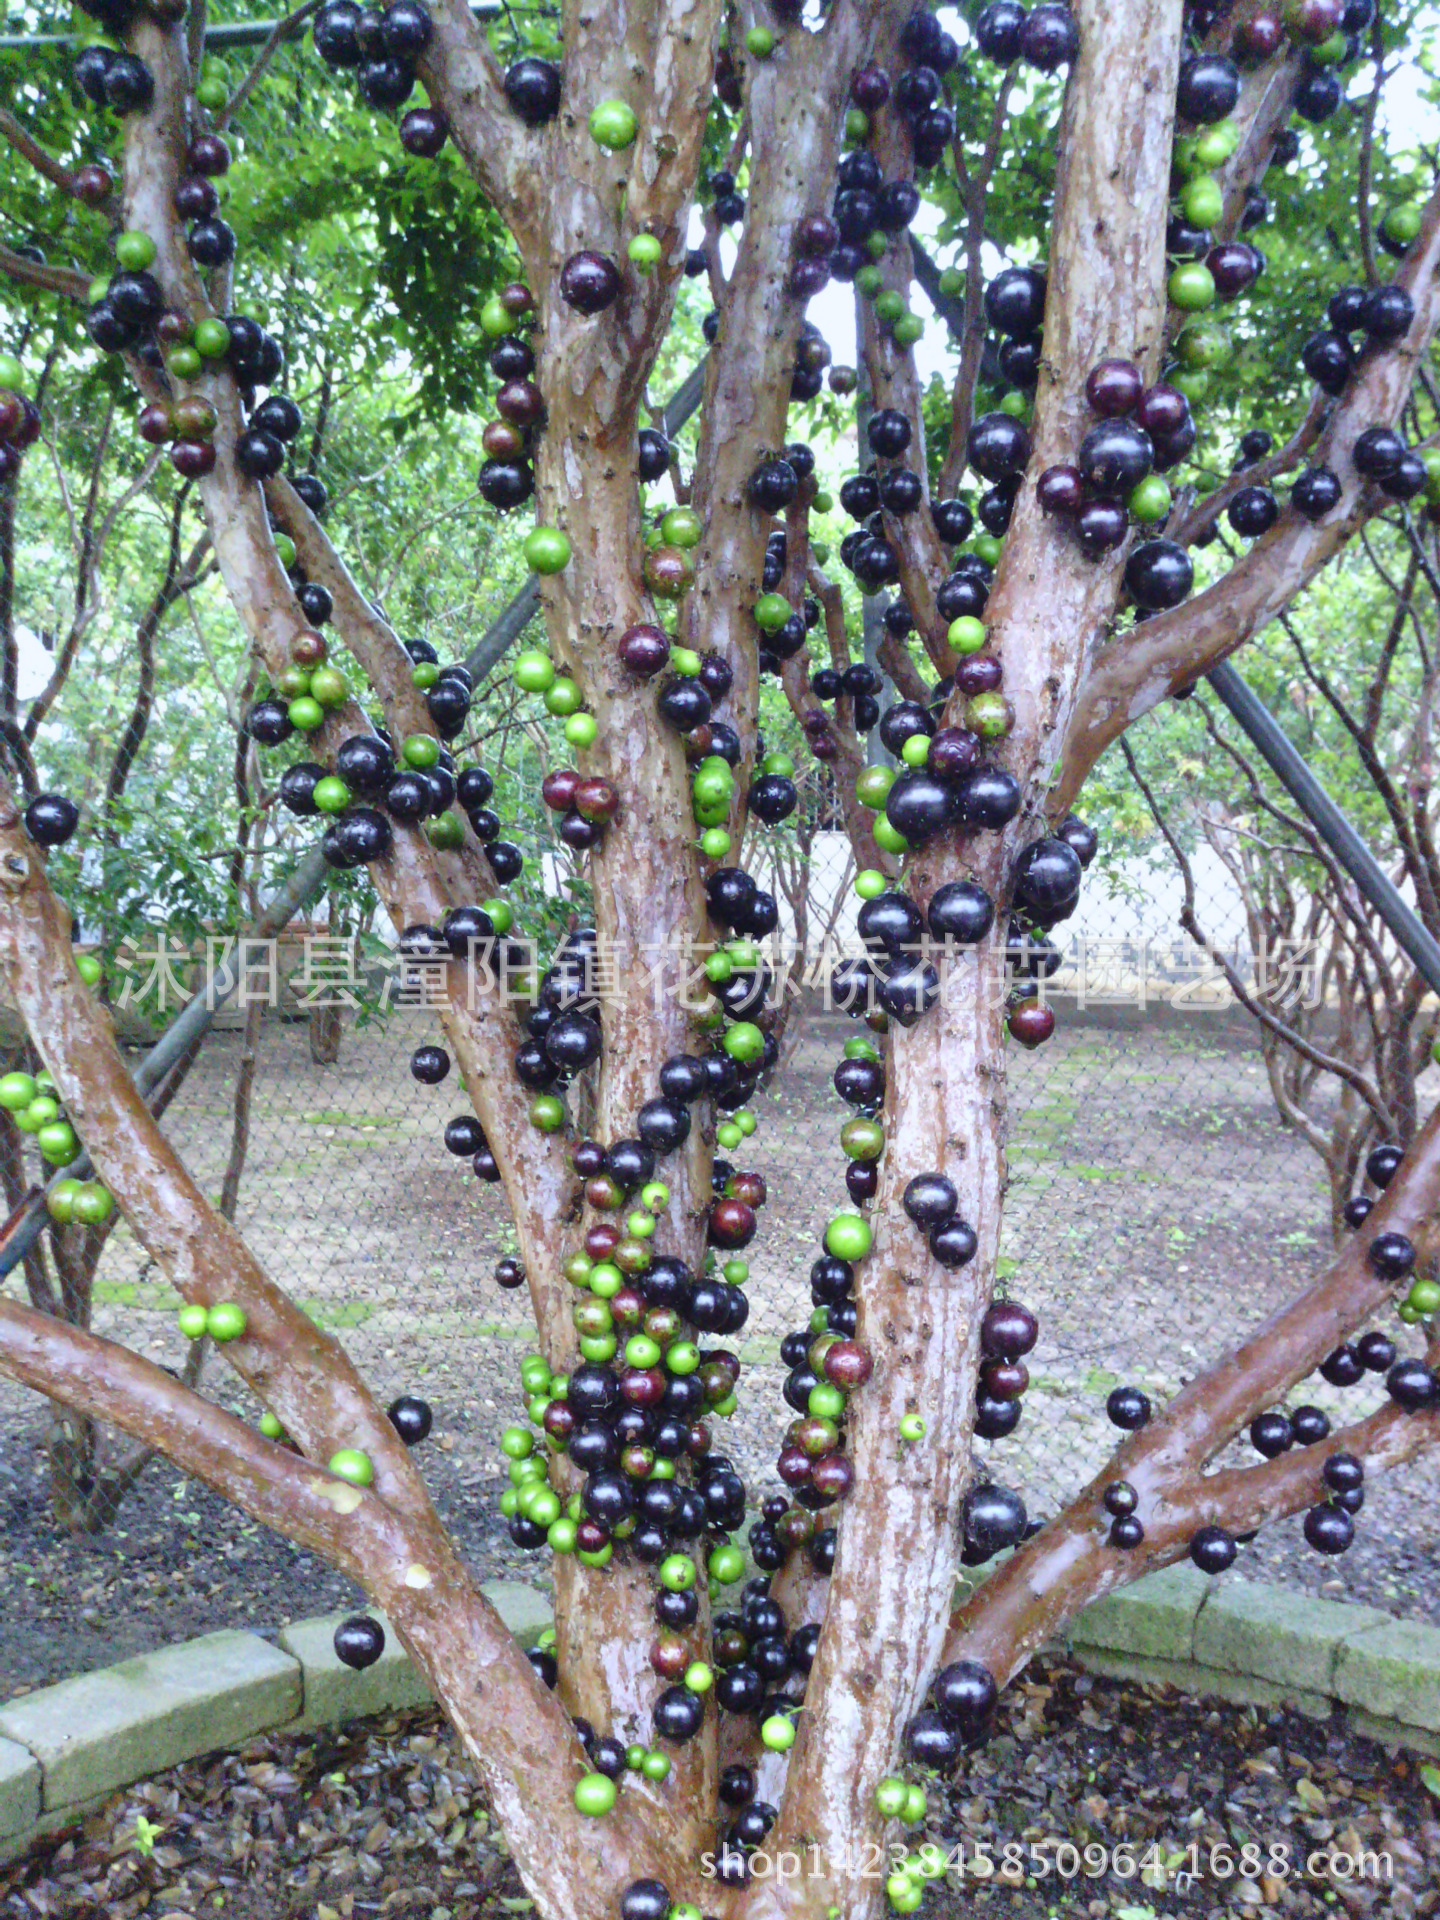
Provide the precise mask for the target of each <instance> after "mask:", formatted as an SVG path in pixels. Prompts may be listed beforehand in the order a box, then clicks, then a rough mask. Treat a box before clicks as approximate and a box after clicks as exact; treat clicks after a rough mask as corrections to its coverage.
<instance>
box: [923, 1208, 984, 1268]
mask: <svg viewBox="0 0 1440 1920" xmlns="http://www.w3.org/2000/svg"><path fill="white" fill-rule="evenodd" d="M929 1245H930V1254H931V1258H932V1259H934V1260H935V1261H936V1262H937V1263H938V1264H939V1265H940V1266H942V1267H944V1268H945V1269H946V1270H947V1271H948V1272H952V1273H953V1272H955V1271H957V1270H958V1269H959V1268H960V1267H963V1266H967V1265H968V1264H969V1262H970V1261H971V1260H973V1259H974V1258H975V1254H976V1252H977V1250H978V1248H979V1245H980V1241H979V1236H978V1235H977V1234H976V1232H975V1229H974V1228H973V1227H972V1226H971V1225H970V1224H969V1222H968V1221H966V1220H961V1219H960V1218H959V1217H958V1216H957V1217H956V1218H955V1219H953V1220H947V1221H946V1222H945V1224H944V1225H943V1226H939V1227H935V1228H932V1230H931V1233H930V1241H929Z"/></svg>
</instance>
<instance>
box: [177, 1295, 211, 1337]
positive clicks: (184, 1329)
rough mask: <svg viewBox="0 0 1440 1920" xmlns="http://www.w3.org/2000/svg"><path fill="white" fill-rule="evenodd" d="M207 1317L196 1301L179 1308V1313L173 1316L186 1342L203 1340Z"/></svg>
mask: <svg viewBox="0 0 1440 1920" xmlns="http://www.w3.org/2000/svg"><path fill="white" fill-rule="evenodd" d="M209 1317H210V1316H209V1315H208V1314H207V1313H206V1311H205V1309H204V1307H202V1306H201V1305H200V1304H199V1302H198V1301H193V1300H192V1301H189V1302H187V1303H186V1305H185V1306H183V1307H181V1309H180V1311H179V1313H177V1314H176V1316H175V1318H176V1320H177V1321H178V1323H179V1326H180V1331H181V1333H183V1334H184V1336H185V1338H186V1339H187V1340H203V1339H204V1337H205V1332H206V1323H207V1322H208V1320H209Z"/></svg>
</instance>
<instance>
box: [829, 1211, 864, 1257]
mask: <svg viewBox="0 0 1440 1920" xmlns="http://www.w3.org/2000/svg"><path fill="white" fill-rule="evenodd" d="M871 1244H872V1236H871V1233H870V1223H869V1222H868V1221H867V1220H866V1219H865V1217H864V1216H863V1215H862V1214H858V1213H837V1214H836V1215H835V1217H834V1219H833V1220H832V1221H831V1222H830V1224H829V1226H828V1227H826V1229H825V1251H826V1252H827V1253H830V1254H833V1255H834V1256H835V1258H836V1259H837V1260H851V1261H854V1260H863V1259H864V1258H865V1256H866V1254H867V1253H869V1251H870V1247H871Z"/></svg>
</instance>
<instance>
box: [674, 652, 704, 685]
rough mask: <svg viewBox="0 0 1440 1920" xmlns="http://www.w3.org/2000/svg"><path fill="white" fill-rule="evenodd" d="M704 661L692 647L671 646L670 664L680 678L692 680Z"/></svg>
mask: <svg viewBox="0 0 1440 1920" xmlns="http://www.w3.org/2000/svg"><path fill="white" fill-rule="evenodd" d="M704 664H705V662H704V661H703V660H702V659H701V658H700V656H699V654H698V653H696V651H695V649H694V648H693V647H671V649H670V665H671V668H672V669H673V670H674V672H676V673H678V674H679V675H680V677H681V679H682V680H693V679H694V678H695V676H696V674H697V673H699V671H700V669H701V667H703V666H704Z"/></svg>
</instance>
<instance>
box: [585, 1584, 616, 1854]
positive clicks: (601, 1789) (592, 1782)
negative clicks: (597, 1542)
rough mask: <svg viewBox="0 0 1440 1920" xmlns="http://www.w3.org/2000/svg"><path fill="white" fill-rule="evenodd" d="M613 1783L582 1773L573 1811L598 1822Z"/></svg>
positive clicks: (609, 1805)
mask: <svg viewBox="0 0 1440 1920" xmlns="http://www.w3.org/2000/svg"><path fill="white" fill-rule="evenodd" d="M581 1558H582V1559H584V1560H593V1559H594V1558H595V1555H593V1554H582V1555H581ZM617 1791H618V1790H617V1788H616V1785H615V1782H614V1781H613V1780H612V1779H611V1778H610V1777H609V1775H608V1774H604V1773H584V1774H581V1776H580V1778H579V1779H578V1780H577V1781H576V1782H575V1811H576V1812H577V1813H583V1814H586V1815H588V1816H589V1818H590V1819H592V1820H598V1819H599V1818H600V1817H601V1816H602V1815H603V1814H607V1813H609V1812H610V1811H611V1809H612V1808H613V1807H614V1805H615V1797H616V1793H617Z"/></svg>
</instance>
